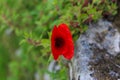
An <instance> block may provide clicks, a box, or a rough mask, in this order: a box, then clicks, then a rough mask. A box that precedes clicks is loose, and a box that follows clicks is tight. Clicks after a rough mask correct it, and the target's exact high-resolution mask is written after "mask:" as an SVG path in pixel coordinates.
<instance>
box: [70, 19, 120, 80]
mask: <svg viewBox="0 0 120 80" xmlns="http://www.w3.org/2000/svg"><path fill="white" fill-rule="evenodd" d="M119 66H120V33H119V31H118V30H117V28H115V27H114V26H113V25H112V24H111V22H108V21H105V20H99V21H98V22H97V23H91V24H90V25H89V28H88V30H87V31H86V32H85V33H83V34H82V35H80V37H79V39H78V40H77V42H76V46H75V54H74V58H73V59H72V63H71V64H70V65H69V67H70V76H71V77H70V80H118V79H120V67H119Z"/></svg>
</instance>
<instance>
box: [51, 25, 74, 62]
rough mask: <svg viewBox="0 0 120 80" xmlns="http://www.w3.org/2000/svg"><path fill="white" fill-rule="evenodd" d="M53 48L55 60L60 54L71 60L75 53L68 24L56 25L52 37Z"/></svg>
mask: <svg viewBox="0 0 120 80" xmlns="http://www.w3.org/2000/svg"><path fill="white" fill-rule="evenodd" d="M51 47H52V48H51V49H52V54H53V57H54V59H55V60H57V59H58V57H59V56H60V55H63V56H64V57H65V58H66V59H68V60H70V59H71V58H72V57H73V54H74V44H73V40H72V35H71V33H70V30H69V28H68V26H67V25H66V24H60V25H59V26H58V27H57V26H54V28H53V31H52V37H51Z"/></svg>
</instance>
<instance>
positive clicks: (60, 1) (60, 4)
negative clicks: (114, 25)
mask: <svg viewBox="0 0 120 80" xmlns="http://www.w3.org/2000/svg"><path fill="white" fill-rule="evenodd" d="M82 4H84V0H0V80H35V74H36V73H37V74H38V76H39V77H40V80H44V74H45V73H48V74H49V75H50V76H51V78H52V80H68V72H67V69H68V68H66V67H65V66H64V65H63V64H62V63H60V65H61V69H60V70H59V71H58V72H57V73H51V72H49V71H48V65H49V64H50V62H51V61H52V60H53V57H52V56H51V50H50V35H51V30H52V28H53V26H54V25H58V24H60V23H63V22H64V23H67V24H68V25H69V26H70V29H71V32H72V34H73V37H74V40H76V39H77V37H78V36H79V34H78V33H82V32H84V31H85V30H86V29H87V24H86V23H85V22H86V20H88V19H92V20H94V21H96V20H97V19H99V18H102V13H104V12H108V13H109V14H112V15H115V14H116V13H117V12H116V8H117V7H116V4H113V3H111V2H110V1H109V0H105V2H104V4H101V0H93V2H92V3H91V5H88V6H86V7H84V8H83V7H82ZM106 5H107V6H106ZM91 15H92V18H91ZM88 22H89V20H88Z"/></svg>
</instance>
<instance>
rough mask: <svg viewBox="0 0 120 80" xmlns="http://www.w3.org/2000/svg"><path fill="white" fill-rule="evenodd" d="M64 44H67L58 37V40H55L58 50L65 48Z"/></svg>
mask: <svg viewBox="0 0 120 80" xmlns="http://www.w3.org/2000/svg"><path fill="white" fill-rule="evenodd" d="M64 44H65V41H64V39H63V38H61V37H58V38H56V39H55V47H56V48H61V47H63V46H64Z"/></svg>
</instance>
